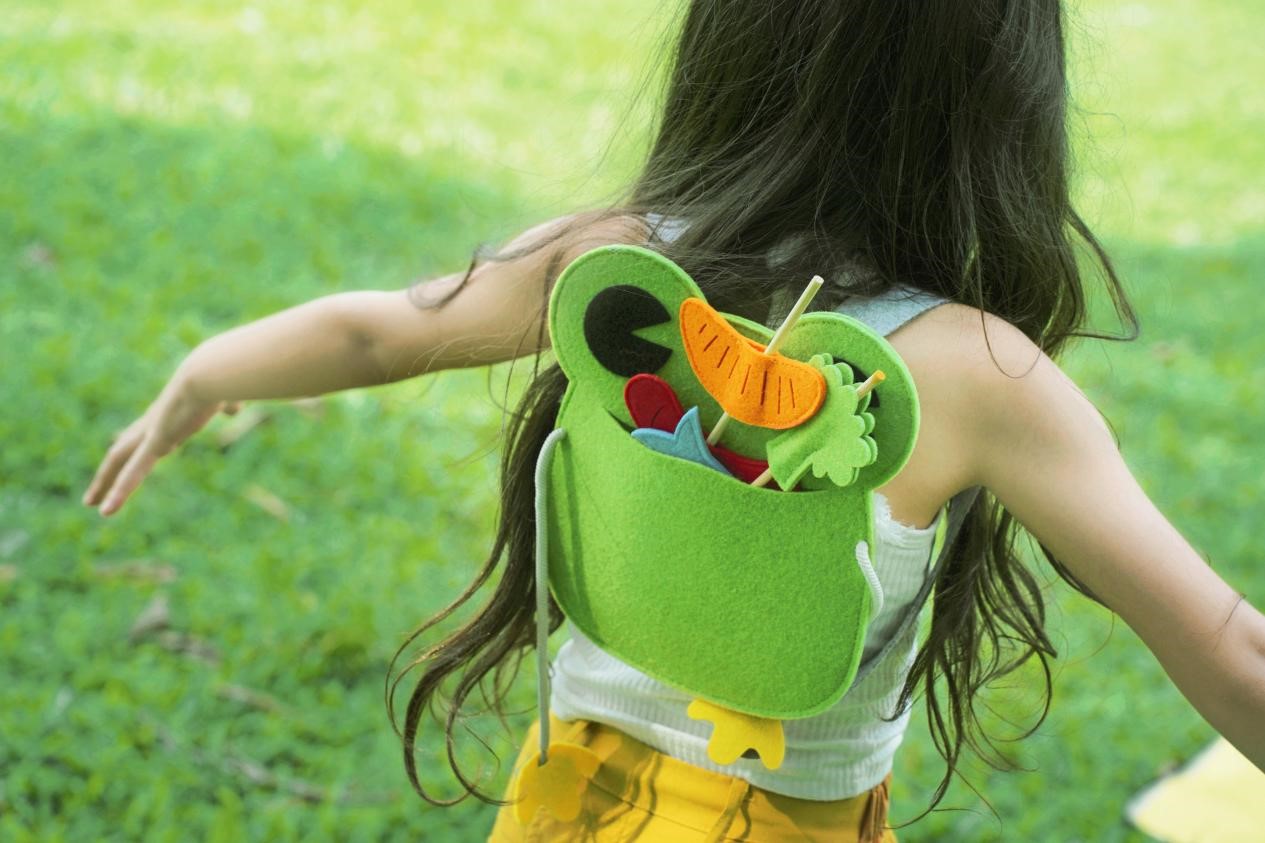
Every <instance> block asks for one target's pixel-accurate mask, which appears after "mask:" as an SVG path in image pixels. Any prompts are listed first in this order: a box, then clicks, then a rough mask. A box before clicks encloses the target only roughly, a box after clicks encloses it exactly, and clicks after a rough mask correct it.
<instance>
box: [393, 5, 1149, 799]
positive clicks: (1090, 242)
mask: <svg viewBox="0 0 1265 843" xmlns="http://www.w3.org/2000/svg"><path fill="white" fill-rule="evenodd" d="M1063 30H1064V21H1063V12H1062V9H1061V7H1060V3H1059V2H1058V0H972V2H969V3H962V2H959V0H922V2H917V3H914V2H891V0H846V2H840V0H790V1H789V2H781V3H767V2H764V0H695V2H692V3H690V4H689V6H688V8H687V10H686V11H685V14H684V18H683V20H682V21H681V22H680V24H679V39H678V42H677V48H676V50H675V51H674V53H673V54H672V55H673V61H672V65H671V67H670V68H669V70H668V73H667V75H666V79H667V87H666V91H665V94H664V105H663V109H662V114H661V118H660V120H659V123H658V125H657V126H656V130H655V135H654V141H653V143H652V144H651V146H650V149H649V153H648V156H647V160H646V163H645V166H644V168H643V169H642V172H641V173H640V175H639V176H638V178H637V179H636V181H635V182H634V184H633V185H632V187H631V189H630V190H629V192H628V194H627V196H626V197H625V198H624V199H623V200H622V201H620V202H618V203H617V205H616V206H615V207H612V208H610V209H609V210H608V211H607V212H606V215H609V216H615V215H630V214H631V215H644V214H650V213H653V214H659V215H662V216H664V217H668V218H679V219H682V220H686V221H688V223H689V225H688V228H686V229H685V230H684V232H683V233H681V234H680V236H677V237H674V238H671V239H662V240H661V239H657V238H655V237H654V232H653V231H652V232H651V236H650V243H651V245H654V246H657V247H658V248H659V249H660V250H661V251H662V252H663V253H664V254H666V255H667V256H668V257H670V258H672V259H673V260H675V261H676V262H677V263H678V264H680V265H681V266H682V267H683V268H684V269H685V270H686V271H687V272H689V273H690V275H691V276H692V277H693V278H694V279H695V280H696V281H697V282H698V284H699V286H700V287H701V288H702V289H703V291H704V293H705V294H706V295H707V297H708V299H709V300H711V301H713V302H716V303H718V304H719V306H720V307H722V308H723V309H727V310H730V311H731V312H736V313H741V314H743V315H747V316H754V317H756V318H763V317H766V316H767V314H768V311H769V308H770V305H771V302H772V301H773V300H774V298H775V296H777V294H778V293H779V292H780V290H781V289H782V288H783V287H786V286H788V285H793V286H798V285H800V284H801V283H802V279H804V278H808V277H810V276H811V275H813V274H821V275H823V276H825V277H826V278H827V279H829V282H828V284H827V286H826V288H824V289H823V290H822V292H821V293H820V294H819V296H818V299H817V301H816V305H817V306H820V307H826V308H828V307H833V306H835V305H837V304H839V303H840V302H842V301H843V300H844V299H846V298H847V297H848V296H852V295H871V294H875V293H877V292H880V291H882V290H884V289H886V288H888V287H890V286H892V285H894V284H897V283H900V284H905V285H909V286H914V287H918V288H921V289H923V290H926V291H929V292H932V293H935V294H938V295H940V296H943V297H945V298H948V299H951V300H953V301H957V302H960V303H963V304H967V305H971V306H973V307H976V308H978V309H979V310H981V311H986V312H989V313H992V314H996V315H997V316H1000V317H1002V318H1003V319H1005V320H1007V321H1008V322H1010V323H1012V324H1013V325H1015V326H1016V327H1018V328H1019V329H1020V330H1022V331H1023V333H1024V334H1025V335H1027V336H1028V337H1029V338H1030V339H1031V340H1033V342H1035V343H1036V344H1037V345H1038V346H1040V347H1041V348H1042V349H1043V350H1044V351H1045V352H1046V353H1048V354H1050V355H1051V356H1057V355H1058V353H1059V352H1060V351H1061V350H1062V349H1063V348H1064V346H1065V344H1066V343H1067V341H1068V340H1069V339H1071V338H1072V337H1076V336H1096V337H1101V338H1113V339H1119V338H1130V339H1131V338H1132V337H1133V336H1135V335H1136V332H1137V323H1136V318H1135V316H1134V313H1133V310H1132V308H1131V307H1130V305H1129V302H1128V300H1127V298H1126V296H1125V294H1124V290H1123V288H1122V287H1121V284H1120V282H1119V280H1118V278H1117V276H1116V273H1115V271H1114V269H1113V268H1112V264H1111V261H1110V260H1109V258H1108V256H1107V254H1106V252H1105V251H1104V249H1103V247H1102V246H1101V244H1100V243H1099V241H1098V240H1097V239H1096V238H1095V236H1094V235H1093V233H1092V232H1091V231H1090V230H1089V228H1088V226H1086V224H1085V222H1084V221H1083V220H1082V219H1081V217H1080V216H1079V215H1078V214H1077V212H1076V210H1075V209H1074V208H1073V206H1072V204H1071V201H1070V198H1069V193H1068V166H1069V150H1068V139H1067V127H1066V123H1067V100H1068V92H1067V76H1066V72H1065V58H1064V41H1063ZM601 216H603V215H602V214H598V215H597V217H599V218H600V217H601ZM594 218H595V217H592V216H590V217H586V218H585V220H584V224H588V223H590V222H591V221H592V220H593V219H594ZM652 227H653V226H652ZM561 236H562V235H555V237H553V238H550V239H549V240H548V241H546V242H542V243H541V244H538V245H539V246H540V247H542V248H553V249H555V250H560V246H559V245H558V240H559V237H561ZM1078 253H1083V254H1084V255H1085V256H1087V257H1088V258H1089V261H1088V263H1090V264H1091V265H1092V266H1093V268H1094V270H1095V274H1096V275H1098V276H1099V277H1100V278H1101V279H1102V281H1103V284H1104V286H1105V288H1106V291H1107V293H1108V295H1109V297H1110V299H1111V301H1112V302H1113V304H1114V306H1115V310H1116V313H1117V315H1118V316H1119V318H1120V320H1121V322H1122V324H1124V325H1125V326H1126V331H1125V336H1124V337H1103V335H1101V334H1092V333H1087V332H1085V331H1084V330H1083V328H1084V324H1085V322H1086V308H1087V305H1086V296H1087V293H1086V285H1085V282H1084V280H1083V278H1082V270H1081V268H1080V267H1079V266H1078V261H1077V258H1078ZM500 257H501V258H504V257H506V256H500ZM556 263H557V262H556V261H555V264H556ZM556 269H557V267H556V266H555V271H556ZM548 281H550V282H551V281H552V275H551V277H550V278H549V279H548ZM981 318H982V317H981ZM564 388H565V381H564V379H563V377H562V375H561V373H560V372H559V371H558V370H557V368H556V367H550V368H547V369H545V370H543V371H541V372H540V373H539V374H538V375H537V377H536V378H535V380H534V382H533V384H532V386H531V388H530V389H529V390H528V392H527V394H526V396H525V397H524V398H523V400H522V403H521V404H520V406H519V407H518V409H517V411H516V412H515V413H514V414H513V416H512V419H511V423H510V425H509V428H508V434H509V435H508V437H507V441H506V450H505V456H504V461H503V480H502V492H501V506H502V511H501V521H500V526H499V528H498V530H497V535H496V539H495V541H494V543H493V548H492V554H491V556H490V557H489V559H488V560H487V563H486V564H485V566H484V568H483V570H482V571H481V572H480V573H479V576H478V577H477V578H476V580H475V583H474V584H473V585H472V586H471V587H470V589H469V590H467V591H466V592H465V593H463V594H462V595H461V596H460V597H459V598H458V599H457V601H455V603H454V604H453V606H451V607H449V609H447V610H445V611H444V612H443V613H441V614H440V615H439V616H437V617H436V618H432V619H431V620H430V621H427V622H426V624H424V625H423V626H422V627H421V628H420V629H419V630H418V631H417V632H416V633H414V637H416V635H418V634H420V633H421V632H423V631H425V630H426V629H429V628H430V627H431V626H432V625H433V624H434V623H436V622H438V621H439V620H442V619H443V618H444V617H446V616H447V615H448V614H449V613H450V612H451V611H452V610H453V609H455V608H456V607H457V606H460V605H461V604H463V603H465V602H466V601H467V600H469V599H470V598H471V597H472V596H473V595H474V594H475V593H476V591H478V590H479V588H481V587H482V586H483V585H485V584H486V583H487V582H489V581H490V580H491V579H492V575H493V573H494V571H495V569H496V568H497V567H498V566H500V565H501V563H502V562H503V563H504V565H503V571H502V572H501V575H500V579H499V580H498V581H497V583H496V587H495V590H494V592H493V594H492V597H491V599H490V600H489V601H488V602H487V603H486V604H485V605H484V606H483V608H482V609H481V610H480V611H479V612H478V613H477V615H476V616H475V617H474V619H473V620H472V621H470V622H469V623H468V624H467V625H465V626H464V627H462V628H461V629H460V630H459V631H457V632H455V633H453V634H452V635H450V636H449V637H448V638H446V639H445V640H444V641H442V642H441V643H440V644H439V645H437V646H435V647H432V648H430V649H429V650H427V651H425V652H424V653H422V654H421V655H420V656H419V657H418V658H417V659H415V660H414V661H413V662H412V663H411V664H410V665H409V666H408V667H405V668H404V669H403V670H402V671H401V672H400V673H399V674H398V675H397V676H396V677H395V679H394V680H393V684H392V685H391V686H390V687H389V689H388V705H390V704H391V696H392V691H394V688H395V685H398V683H399V682H400V681H401V679H402V678H403V677H404V675H405V674H406V673H408V671H409V669H410V668H412V667H414V666H421V667H423V672H422V675H421V678H420V680H419V681H418V683H417V686H416V688H415V689H414V691H413V693H412V695H411V697H410V699H409V704H408V709H407V711H406V713H405V720H404V729H403V737H404V741H405V765H406V767H407V769H408V774H409V778H410V780H411V781H412V782H413V785H414V787H416V788H417V790H418V792H419V793H421V795H422V796H423V797H426V798H427V799H429V800H431V801H437V800H435V799H433V798H432V797H431V796H430V795H429V794H427V793H426V792H425V791H424V790H423V789H422V787H421V785H420V783H419V782H418V780H417V775H416V769H415V765H414V757H413V752H414V749H413V746H414V741H415V738H416V735H417V729H418V724H419V722H420V719H421V717H422V715H423V713H424V711H425V709H426V708H427V706H428V705H430V704H432V703H433V702H434V701H435V700H436V698H437V697H436V693H437V691H438V689H439V688H440V685H441V684H443V683H444V682H445V680H446V679H448V678H449V677H452V676H457V677H459V678H458V679H457V684H456V687H455V689H454V690H453V692H452V697H451V700H450V703H449V707H448V711H447V716H446V732H447V736H448V747H449V760H450V763H451V764H452V766H453V769H454V771H455V772H456V775H457V778H458V780H459V781H460V782H461V784H462V786H463V787H464V788H465V790H466V792H467V794H473V795H475V796H476V797H478V798H480V799H484V800H485V801H492V802H495V801H496V800H494V799H492V798H491V797H489V796H488V795H487V794H484V793H482V792H480V791H479V790H478V788H477V786H476V783H474V782H471V781H470V780H469V779H468V778H467V777H466V776H465V775H464V774H463V773H462V772H461V771H460V769H458V765H457V763H456V760H455V757H454V754H453V733H454V730H455V727H456V726H457V725H458V724H459V722H460V720H461V711H462V707H463V706H464V705H465V704H466V703H467V701H468V698H469V697H470V695H471V694H472V693H473V692H474V691H475V690H476V689H482V696H483V698H484V699H485V700H488V699H490V700H492V701H493V703H494V705H495V702H496V701H498V700H500V699H501V698H502V697H503V695H504V693H505V690H506V684H507V683H506V677H507V675H509V674H512V672H513V670H512V668H507V665H515V666H516V665H517V663H518V660H519V659H521V657H522V655H523V653H524V651H525V650H526V648H527V647H529V646H530V645H531V641H532V608H531V607H532V605H533V600H534V585H533V582H532V576H531V571H532V561H533V560H532V542H531V537H532V534H533V530H534V526H535V525H534V523H533V514H532V488H531V467H532V465H533V464H534V460H535V456H536V453H537V452H538V450H539V447H540V443H541V441H542V440H543V438H544V436H545V435H546V434H547V433H548V431H549V430H550V429H552V427H553V422H554V419H555V417H556V414H557V410H558V402H559V400H560V399H561V396H562V392H563V390H564ZM1016 534H1017V531H1016V524H1015V522H1014V519H1013V518H1012V516H1011V515H1010V514H1009V513H1008V512H1006V511H1005V510H1004V509H1003V508H1002V507H1001V506H1000V505H999V503H998V502H997V501H996V499H994V498H993V497H992V496H990V495H988V494H987V493H985V494H982V495H981V496H980V497H979V498H978V499H977V502H976V503H975V505H974V506H973V508H972V510H971V511H970V513H969V515H968V516H967V519H966V523H965V526H964V528H963V530H962V531H961V533H960V534H959V536H958V538H957V540H956V541H955V543H954V545H953V546H952V548H951V552H950V557H949V561H948V562H947V564H946V565H944V566H943V567H942V569H941V573H940V574H939V578H938V581H937V583H936V600H935V603H934V609H933V614H932V621H931V630H930V635H929V637H928V638H927V640H926V642H925V643H924V644H923V645H922V647H921V649H920V650H919V652H918V654H917V657H916V660H915V662H914V665H913V669H912V671H911V672H910V674H909V677H908V679H907V681H906V683H905V686H904V688H903V691H902V694H901V699H900V704H899V707H900V708H901V709H903V708H904V707H906V706H908V705H909V704H910V703H911V701H912V699H913V697H914V695H915V694H916V693H917V692H918V690H919V689H920V688H921V689H922V691H923V694H924V697H925V703H926V707H927V712H928V717H929V721H930V727H931V731H932V738H933V740H934V742H935V744H936V746H937V748H938V749H939V751H940V753H941V754H942V755H943V756H944V759H945V761H946V766H947V769H946V772H945V776H944V778H943V779H942V781H941V782H940V785H939V787H938V788H937V790H936V791H935V793H934V795H933V797H932V801H931V806H932V807H934V806H935V805H936V804H938V802H939V801H940V800H941V799H942V798H943V796H944V794H945V792H946V789H947V788H948V785H949V782H950V781H951V778H952V775H953V773H954V770H955V768H956V766H957V763H958V760H959V758H960V756H961V753H962V751H963V749H964V747H970V748H971V749H973V750H975V751H976V752H978V753H979V754H980V755H981V756H983V757H984V758H985V759H986V760H989V761H990V763H994V764H996V765H1004V762H1005V758H1004V756H1003V755H1002V754H1000V753H999V752H997V750H996V747H995V745H994V744H993V743H992V741H991V740H990V739H989V737H988V735H987V734H985V731H984V729H983V727H982V724H981V722H980V719H979V717H978V712H977V710H976V708H975V701H976V698H977V696H976V695H977V692H978V691H979V690H980V689H982V688H983V687H984V686H985V685H986V684H988V682H989V681H990V680H992V679H994V678H997V677H999V676H1004V675H1006V674H1007V673H1010V672H1011V671H1013V670H1015V669H1016V668H1017V667H1019V666H1020V665H1022V664H1024V663H1025V662H1027V661H1029V660H1031V659H1033V658H1035V659H1036V660H1037V661H1038V663H1039V665H1040V668H1041V670H1042V672H1043V675H1044V677H1045V687H1044V697H1043V700H1044V705H1043V708H1042V711H1041V714H1040V715H1039V717H1038V718H1037V720H1036V722H1035V723H1033V724H1032V726H1031V730H1035V729H1036V728H1037V726H1039V725H1040V723H1041V721H1042V720H1043V719H1044V717H1045V711H1046V710H1048V705H1049V696H1050V690H1051V687H1050V669H1049V660H1050V659H1052V658H1054V657H1055V655H1056V653H1055V649H1054V647H1053V645H1052V644H1051V641H1050V639H1049V637H1048V636H1047V634H1046V632H1045V629H1044V624H1045V607H1044V601H1043V599H1042V595H1041V585H1040V583H1039V582H1038V580H1037V578H1036V577H1035V576H1034V574H1033V573H1032V572H1031V570H1030V569H1029V568H1028V567H1026V566H1025V565H1024V564H1023V563H1022V562H1021V561H1020V560H1019V559H1018V557H1017V555H1016V550H1015V542H1016ZM1043 550H1044V548H1043ZM1045 555H1046V556H1047V558H1049V560H1050V562H1051V564H1052V565H1053V566H1054V569H1055V570H1056V571H1057V572H1058V573H1059V574H1060V575H1061V576H1062V577H1063V578H1064V579H1066V580H1067V581H1068V582H1069V583H1071V584H1072V586H1073V587H1075V588H1077V589H1078V590H1080V591H1082V592H1084V593H1087V594H1088V592H1087V590H1086V589H1085V588H1084V587H1083V586H1082V585H1081V584H1080V583H1078V582H1076V580H1075V578H1074V577H1072V576H1071V574H1070V573H1069V572H1068V571H1067V570H1066V568H1065V567H1064V566H1062V565H1061V564H1060V563H1059V562H1058V560H1057V559H1054V558H1053V557H1052V556H1051V555H1050V554H1049V552H1048V551H1046V553H1045ZM1089 596H1091V597H1092V595H1089ZM558 622H560V615H559V614H558V613H557V609H556V607H553V618H552V623H553V624H554V625H556V624H557V623H558ZM410 640H412V639H410ZM401 652H403V648H402V650H401ZM398 657H399V654H397V659H398ZM893 716H894V715H893ZM393 720H394V716H393ZM1031 730H1030V731H1031ZM928 810H930V809H928Z"/></svg>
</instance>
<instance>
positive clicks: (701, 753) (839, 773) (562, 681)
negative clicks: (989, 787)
mask: <svg viewBox="0 0 1265 843" xmlns="http://www.w3.org/2000/svg"><path fill="white" fill-rule="evenodd" d="M659 236H660V237H663V232H662V230H660V232H659ZM664 239H667V238H664ZM942 303H944V300H943V299H937V298H935V297H933V296H929V295H927V294H925V293H921V292H918V291H914V290H909V289H897V290H892V291H889V292H888V293H886V294H884V295H881V296H878V297H876V298H874V299H869V300H865V301H855V302H849V303H848V305H847V306H845V307H842V308H840V311H841V312H844V313H848V314H849V315H852V316H854V317H856V318H858V319H861V320H862V321H864V322H866V323H868V324H869V325H870V326H871V327H873V328H874V329H875V330H877V331H878V332H880V333H882V334H888V333H891V332H892V331H893V330H895V329H896V328H897V327H899V326H900V325H901V324H904V323H905V322H907V321H908V320H909V319H911V318H913V317H914V316H916V315H918V314H919V313H922V312H925V311H926V310H929V309H931V308H933V307H935V306H937V305H939V304H942ZM944 518H945V515H944V513H943V512H941V513H940V515H939V516H937V518H936V521H935V522H933V523H932V524H931V525H929V526H928V527H926V528H925V529H916V528H914V527H911V526H908V525H905V524H901V523H899V522H897V521H895V520H894V519H893V518H892V516H891V511H890V509H889V508H888V505H887V500H886V499H885V498H884V497H883V496H882V494H880V493H878V492H875V493H874V547H872V548H871V552H870V554H871V562H872V563H873V565H874V570H875V572H876V573H877V574H878V578H879V584H880V585H881V586H882V589H883V607H882V609H881V610H880V611H879V613H878V614H877V615H875V617H874V618H872V619H871V621H870V624H869V627H868V629H867V631H866V642H865V649H864V651H863V654H862V670H863V671H864V670H867V666H868V672H866V673H864V675H861V674H858V676H859V681H858V682H857V683H856V684H855V685H853V686H852V688H850V689H849V690H848V692H847V693H846V694H845V695H844V696H843V698H842V699H841V700H840V701H839V702H838V703H837V704H836V705H835V706H834V707H833V708H831V709H829V710H827V711H825V712H823V713H822V714H819V715H816V716H814V717H808V718H805V719H802V720H787V721H784V724H783V727H784V729H785V733H786V757H785V760H784V761H783V762H782V766H781V767H779V768H778V769H777V770H769V769H767V768H766V767H765V766H764V765H763V764H762V763H761V762H760V760H759V759H758V758H753V759H747V758H740V759H738V760H737V761H736V762H735V763H733V764H729V765H724V766H721V765H718V764H715V763H713V762H712V761H711V760H710V759H709V758H708V757H707V739H708V736H709V734H710V731H711V724H709V723H706V722H704V721H699V720H692V719H690V718H689V717H688V716H687V715H686V713H685V710H686V707H687V706H688V705H689V702H690V700H691V699H692V698H691V697H690V695H688V694H686V693H684V692H682V691H679V690H677V689H675V688H672V687H670V686H668V685H665V684H663V683H662V682H659V681H658V680H656V679H652V678H651V677H649V676H647V675H646V674H644V673H642V672H641V671H639V670H637V669H636V668H633V667H631V666H630V665H628V664H625V663H624V662H622V661H620V660H619V659H617V658H615V657H614V656H612V655H610V654H609V653H607V652H605V651H603V650H602V649H600V648H599V647H598V646H597V645H596V644H594V643H593V642H592V641H590V640H589V639H588V638H586V637H585V636H584V634H583V633H582V632H580V630H578V629H576V628H575V627H574V626H572V625H571V624H570V623H568V624H567V629H568V631H569V632H570V639H569V640H568V641H566V642H565V643H564V644H563V645H562V648H561V650H559V652H558V655H557V657H556V658H555V659H554V661H553V669H552V689H553V690H552V695H551V698H550V708H551V709H552V711H553V713H554V714H555V715H556V716H557V717H559V718H561V719H563V720H577V719H582V720H590V721H594V722H598V723H605V724H607V725H609V726H613V727H615V728H616V729H619V730H620V731H622V732H624V733H625V734H627V735H629V736H631V737H633V738H635V739H636V740H639V741H641V742H642V743H645V744H648V745H650V746H652V747H654V748H655V749H657V750H659V751H660V752H663V753H666V754H667V755H671V756H672V757H674V758H678V759H680V760H682V761H686V762H688V763H690V764H693V765H695V766H697V767H702V768H704V769H707V770H713V771H716V772H720V773H725V774H726V775H730V776H735V777H737V778H741V779H746V780H747V781H749V782H751V783H752V784H753V785H755V786H756V787H760V788H763V789H765V790H769V791H772V792H774V793H781V794H785V795H787V796H793V797H796V798H799V799H814V800H822V801H826V800H835V799H845V798H847V797H850V796H855V795H857V794H860V793H864V792H865V791H867V790H869V789H870V788H872V787H874V786H875V785H877V784H878V783H879V782H881V781H882V780H883V779H884V778H885V777H886V776H887V774H888V772H890V771H891V769H892V759H893V757H894V756H895V754H896V748H897V747H898V746H899V745H900V742H901V738H902V737H903V736H904V733H905V728H906V726H907V725H908V723H909V711H908V709H906V710H905V711H901V712H899V715H898V716H896V717H895V718H894V719H887V718H892V716H893V715H894V714H897V711H896V704H897V700H898V698H899V696H900V690H901V688H902V687H903V685H904V682H905V678H906V676H907V675H908V673H909V669H910V667H911V666H912V665H913V660H914V655H915V653H916V651H917V639H918V634H917V633H918V627H919V626H920V624H919V623H908V624H905V625H904V627H903V628H902V624H901V621H902V620H904V619H905V618H906V616H907V614H908V610H909V608H910V607H911V605H912V604H913V602H914V601H915V599H916V598H917V597H918V595H919V591H920V589H921V588H922V586H923V583H924V581H925V580H926V578H927V573H928V569H929V568H930V566H931V563H932V561H933V560H932V548H933V546H934V544H935V538H936V532H937V529H938V527H939V526H940V522H941V521H942V520H944ZM923 611H924V613H925V611H926V606H924V607H923ZM897 634H899V635H900V636H901V639H902V640H900V641H896V642H892V646H891V648H890V649H888V651H887V652H886V653H884V654H882V656H881V658H880V659H879V660H878V661H877V662H875V661H874V657H875V656H876V655H879V654H880V651H881V650H882V649H883V648H884V646H885V645H887V644H888V643H889V642H890V641H891V639H892V638H893V636H895V635H897Z"/></svg>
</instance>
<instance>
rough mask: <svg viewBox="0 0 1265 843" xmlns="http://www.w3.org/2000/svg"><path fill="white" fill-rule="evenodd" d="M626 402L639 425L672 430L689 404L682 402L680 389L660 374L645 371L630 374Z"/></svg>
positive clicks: (625, 394) (625, 388)
mask: <svg viewBox="0 0 1265 843" xmlns="http://www.w3.org/2000/svg"><path fill="white" fill-rule="evenodd" d="M624 404H626V405H627V406H628V414H629V415H631V416H632V419H633V424H635V425H637V427H649V428H653V429H655V430H665V431H667V432H668V433H671V432H672V431H674V430H676V426H677V423H678V422H680V421H681V416H683V415H685V408H684V407H682V406H681V400H680V399H679V398H677V397H676V392H674V391H673V389H672V387H671V386H670V385H669V384H668V382H667V381H665V380H664V379H663V378H661V377H659V376H658V375H651V374H646V373H642V374H639V375H633V376H632V377H631V378H629V379H628V384H627V385H626V386H625V387H624Z"/></svg>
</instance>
